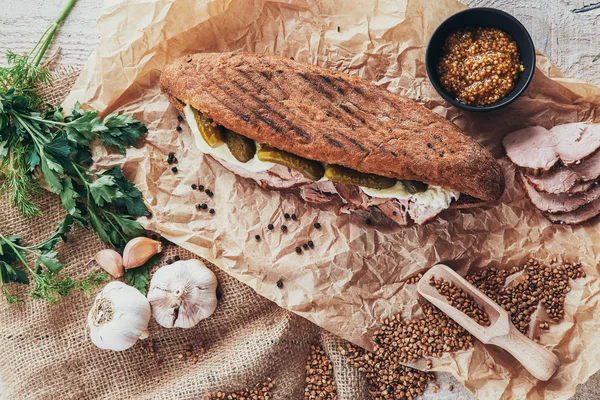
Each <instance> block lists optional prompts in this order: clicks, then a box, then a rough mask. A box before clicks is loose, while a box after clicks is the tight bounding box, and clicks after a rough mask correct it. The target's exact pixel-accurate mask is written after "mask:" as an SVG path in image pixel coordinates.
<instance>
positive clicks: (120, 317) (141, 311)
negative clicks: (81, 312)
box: [88, 281, 151, 351]
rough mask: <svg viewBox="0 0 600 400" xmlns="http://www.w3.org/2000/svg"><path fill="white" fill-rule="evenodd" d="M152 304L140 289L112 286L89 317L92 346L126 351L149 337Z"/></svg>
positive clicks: (98, 301) (93, 308) (119, 284)
mask: <svg viewBox="0 0 600 400" xmlns="http://www.w3.org/2000/svg"><path fill="white" fill-rule="evenodd" d="M150 315H151V311H150V303H148V300H147V299H146V298H145V297H144V295H143V294H141V293H140V292H139V291H138V290H137V289H135V288H133V287H131V286H127V285H126V284H124V283H123V282H118V281H114V282H110V283H109V284H108V285H106V286H105V287H104V289H102V291H101V292H100V293H99V294H98V296H97V297H96V300H94V305H93V306H92V309H91V310H90V313H89V314H88V327H89V328H90V337H91V339H92V342H93V343H94V344H95V345H96V346H98V347H100V348H101V349H106V350H114V351H123V350H126V349H128V348H130V347H131V346H133V345H134V344H135V342H137V340H138V339H145V338H147V337H148V322H150Z"/></svg>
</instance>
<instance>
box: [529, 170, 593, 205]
mask: <svg viewBox="0 0 600 400" xmlns="http://www.w3.org/2000/svg"><path fill="white" fill-rule="evenodd" d="M520 180H521V183H522V185H523V188H524V189H525V193H526V194H527V196H528V197H529V199H530V200H531V202H532V203H533V205H534V206H536V207H537V208H538V209H539V210H540V211H543V212H546V213H567V212H572V211H575V210H577V209H578V208H580V207H583V206H585V205H586V204H588V203H591V202H592V201H595V200H597V199H599V198H600V186H597V185H594V186H593V187H592V188H591V189H590V190H588V191H585V192H581V193H576V194H568V193H560V194H552V193H546V192H538V191H537V190H535V187H534V186H533V185H532V184H531V183H530V182H529V181H528V180H527V179H523V176H522V175H520Z"/></svg>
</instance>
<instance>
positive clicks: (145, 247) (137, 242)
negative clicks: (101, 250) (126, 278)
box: [123, 236, 162, 269]
mask: <svg viewBox="0 0 600 400" xmlns="http://www.w3.org/2000/svg"><path fill="white" fill-rule="evenodd" d="M161 251H162V243H160V242H157V241H156V240H152V239H150V238H147V237H143V236H141V237H136V238H135V239H131V240H130V241H129V242H128V243H127V244H126V245H125V249H124V250H123V265H124V266H125V269H131V268H137V267H141V266H142V265H144V264H145V263H146V261H148V260H149V259H150V258H151V257H152V256H154V255H156V254H158V253H160V252H161Z"/></svg>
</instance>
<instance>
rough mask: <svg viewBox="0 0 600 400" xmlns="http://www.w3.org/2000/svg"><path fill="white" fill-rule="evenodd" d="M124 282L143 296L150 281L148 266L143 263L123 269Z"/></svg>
mask: <svg viewBox="0 0 600 400" xmlns="http://www.w3.org/2000/svg"><path fill="white" fill-rule="evenodd" d="M125 283H127V284H128V285H129V286H133V287H134V288H136V289H137V290H139V291H140V292H141V293H142V294H143V295H144V296H145V295H146V294H147V293H148V284H149V283H150V266H148V265H145V266H142V267H138V268H134V269H128V270H127V271H125Z"/></svg>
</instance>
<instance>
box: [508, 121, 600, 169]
mask: <svg viewBox="0 0 600 400" xmlns="http://www.w3.org/2000/svg"><path fill="white" fill-rule="evenodd" d="M502 144H503V145H504V149H505V150H506V155H507V156H508V158H509V159H510V160H511V161H512V162H513V163H515V164H516V165H518V166H519V167H521V168H527V169H532V170H536V171H537V170H541V171H544V172H547V171H549V170H550V169H552V168H553V167H555V165H556V164H557V162H558V161H559V160H561V161H562V164H564V165H566V166H572V165H578V164H580V163H581V162H582V161H583V160H585V159H587V158H589V157H590V156H592V155H594V154H595V153H596V151H597V150H598V148H600V125H599V124H588V123H585V122H576V123H572V124H564V125H558V126H555V127H554V128H552V129H550V130H548V129H546V128H543V127H541V126H532V127H529V128H524V129H519V130H517V131H514V132H511V133H509V134H508V135H506V136H505V137H504V139H503V140H502Z"/></svg>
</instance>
